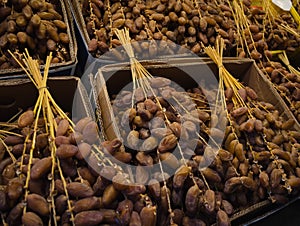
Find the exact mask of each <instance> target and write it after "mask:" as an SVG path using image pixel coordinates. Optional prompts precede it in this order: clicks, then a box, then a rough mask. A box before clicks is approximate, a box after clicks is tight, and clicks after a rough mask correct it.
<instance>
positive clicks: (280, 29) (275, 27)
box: [238, 0, 300, 61]
mask: <svg viewBox="0 0 300 226" xmlns="http://www.w3.org/2000/svg"><path fill="white" fill-rule="evenodd" d="M255 3H256V2H254V1H253V3H252V1H248V0H244V1H243V4H241V5H240V6H241V8H242V9H243V11H240V12H241V13H243V14H244V16H245V17H246V19H247V22H248V25H247V27H246V28H245V29H241V30H240V31H239V33H240V34H244V36H242V37H243V38H240V41H241V42H244V47H243V48H238V55H239V56H240V57H245V56H247V57H250V58H252V59H254V60H256V61H259V60H263V61H267V58H266V57H268V58H271V57H272V55H271V53H270V51H273V50H286V51H287V53H288V54H293V53H294V52H295V51H296V50H297V49H298V48H299V43H300V42H299V41H300V37H299V34H300V30H299V28H298V26H299V25H298V24H297V22H296V21H295V19H294V18H293V17H292V15H291V14H290V12H285V11H278V12H273V11H271V10H270V7H268V8H267V9H263V7H261V6H257V5H255ZM286 27H288V28H289V29H290V30H291V31H288V29H286ZM239 44H241V43H239ZM245 45H246V46H247V48H246V47H245Z"/></svg>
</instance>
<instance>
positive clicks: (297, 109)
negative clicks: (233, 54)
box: [260, 61, 300, 122]
mask: <svg viewBox="0 0 300 226" xmlns="http://www.w3.org/2000/svg"><path fill="white" fill-rule="evenodd" d="M260 66H261V67H262V66H263V68H261V70H262V71H263V72H265V74H266V75H267V76H268V78H269V79H270V81H271V82H272V83H273V85H274V87H275V88H276V90H277V91H278V93H279V94H280V96H281V97H282V99H283V100H284V101H285V102H286V103H287V105H288V106H289V108H290V110H291V111H292V113H293V114H294V116H295V117H296V119H297V120H298V122H300V77H299V76H298V75H297V74H294V73H291V72H289V71H288V70H287V69H286V68H285V67H284V66H283V65H282V64H281V63H279V62H274V61H271V62H267V63H264V64H263V65H260Z"/></svg>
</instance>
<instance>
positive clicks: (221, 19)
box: [79, 0, 236, 57]
mask: <svg viewBox="0 0 300 226" xmlns="http://www.w3.org/2000/svg"><path fill="white" fill-rule="evenodd" d="M81 8H82V9H81V12H79V13H82V15H83V17H84V20H85V24H86V26H85V27H86V30H87V33H88V35H89V37H90V39H91V41H90V42H89V43H88V46H89V51H90V52H91V53H92V54H93V55H94V56H97V57H98V56H100V55H101V54H103V53H105V52H106V51H108V49H109V48H111V47H116V46H118V45H119V44H120V43H119V41H118V40H117V39H116V38H115V36H114V33H113V30H114V29H122V28H124V27H126V28H128V29H129V31H130V37H131V39H132V40H133V41H132V42H133V43H134V48H135V50H136V51H137V50H139V49H142V50H143V52H144V53H145V52H146V53H148V52H149V53H148V54H149V55H150V56H152V54H153V53H152V52H153V51H155V52H156V53H159V54H163V55H167V54H170V55H172V54H176V53H180V50H179V49H176V48H174V47H173V44H172V43H176V44H178V45H181V46H184V47H186V48H188V49H190V50H192V51H193V52H194V53H196V54H199V53H203V51H202V47H201V44H200V43H201V42H202V43H203V44H204V45H205V46H207V45H209V44H210V45H214V43H215V39H216V37H217V36H218V35H221V36H222V37H223V38H224V40H225V42H226V44H227V49H228V51H230V49H231V48H232V47H233V46H234V45H235V43H236V32H235V31H236V27H235V22H234V19H233V16H232V12H231V9H230V7H229V6H228V4H227V5H226V4H225V3H220V4H217V5H216V2H215V1H203V0H201V1H199V0H197V1H196V0H184V1H175V0H172V1H165V0H155V1H138V0H130V1H101V0H100V1H98V0H90V1H89V0H85V1H83V2H82V5H81ZM143 40H158V41H160V40H163V41H165V42H161V43H160V45H163V46H157V44H155V43H154V44H152V45H151V46H150V47H151V48H149V45H150V44H149V43H148V44H146V43H143V44H141V45H139V44H138V43H137V42H136V41H143ZM162 47H164V48H162ZM150 49H151V51H152V52H150ZM174 51H175V52H174Z"/></svg>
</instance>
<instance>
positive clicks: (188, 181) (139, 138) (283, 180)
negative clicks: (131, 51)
mask: <svg viewBox="0 0 300 226" xmlns="http://www.w3.org/2000/svg"><path fill="white" fill-rule="evenodd" d="M170 83H171V82H170V81H169V80H168V79H165V78H155V79H152V80H151V81H150V84H151V87H152V88H153V90H152V91H151V92H149V93H148V96H147V98H145V96H144V95H143V92H142V90H140V88H138V89H136V90H135V91H134V93H132V92H130V91H124V90H123V91H121V93H120V95H117V96H113V98H114V99H113V100H112V107H113V110H114V114H115V115H116V121H117V124H118V126H119V128H120V133H121V136H122V138H123V140H124V145H125V151H126V152H127V153H131V155H132V160H131V163H133V164H137V165H138V166H147V167H149V168H147V170H142V169H140V170H136V173H135V176H136V181H137V182H138V183H144V184H147V183H148V186H146V188H147V189H149V192H150V193H147V194H148V195H149V197H150V198H155V197H156V196H155V193H154V194H153V190H152V189H153V188H152V186H153V184H152V183H154V181H155V182H156V183H158V182H159V181H160V184H161V185H160V193H159V194H160V197H159V195H158V196H157V197H159V201H157V207H156V208H157V209H158V210H159V211H158V212H157V219H158V221H157V225H167V224H170V225H172V222H173V223H175V224H177V225H195V224H199V225H209V224H212V223H214V222H217V223H218V224H220V225H228V224H229V222H230V220H229V219H230V216H231V215H232V214H233V213H236V212H238V211H239V210H242V209H247V208H248V207H250V206H251V205H254V204H256V203H259V202H261V201H265V200H270V201H271V202H276V203H286V202H287V201H288V200H289V199H290V198H292V197H295V196H297V195H299V190H300V174H299V173H300V162H299V159H300V158H299V150H300V149H299V147H300V133H299V130H298V129H297V125H295V121H294V120H293V119H286V118H284V117H283V116H282V115H281V114H280V113H279V112H278V110H276V107H275V106H273V105H272V104H270V103H268V102H264V101H262V100H260V98H259V97H258V96H257V94H256V92H255V91H254V90H253V89H252V88H250V87H247V86H245V87H244V88H241V89H240V90H238V93H239V95H240V96H241V98H242V99H243V101H244V102H245V104H246V105H245V106H242V107H236V106H235V105H234V104H233V103H234V102H233V101H232V99H233V97H234V92H233V90H232V89H231V88H228V89H226V90H225V96H226V102H227V112H228V116H226V114H220V115H215V114H213V113H212V112H210V111H208V109H209V104H208V102H207V99H206V97H205V95H210V96H213V95H216V90H213V89H212V90H205V91H204V90H202V89H201V88H194V89H191V90H188V92H186V95H187V96H188V97H191V98H192V99H193V100H194V103H193V104H192V103H191V102H189V98H186V97H187V96H185V95H183V93H182V92H178V91H177V89H174V88H173V87H170ZM204 93H205V95H204ZM132 98H133V100H134V105H132ZM172 99H173V100H174V99H177V100H178V101H179V103H181V106H185V108H186V109H185V110H184V111H182V112H181V111H180V110H182V107H181V106H180V104H178V102H176V101H175V102H172ZM175 109H176V110H175ZM213 124H222V125H223V126H224V128H225V134H222V132H221V131H220V130H219V129H218V128H213V127H214V125H213ZM195 130H198V132H199V137H201V138H202V139H195V137H194V136H193V135H192V134H193V131H195ZM218 137H221V138H223V142H221V143H220V147H219V148H218V149H216V147H213V146H209V145H208V144H207V143H208V141H209V139H216V140H217V138H218ZM197 138H198V137H197ZM193 143H194V144H195V146H193ZM179 146H180V147H181V148H180V149H181V150H182V155H180V154H178V153H177V149H178V147H179ZM211 153H217V154H216V156H215V157H214V158H213V161H212V163H211V164H210V165H209V166H208V167H200V168H199V166H201V165H202V164H203V162H205V159H206V158H207V157H208V156H209V155H210V154H211ZM159 161H162V168H163V172H159V171H154V169H155V164H159ZM170 168H173V169H174V174H172V175H169V173H170V172H172V171H171V170H170ZM161 174H164V175H165V178H167V179H166V181H167V187H165V186H164V185H163V183H162V175H161ZM165 189H166V190H167V191H166V192H165V191H164V190H165ZM147 191H148V190H146V192H147ZM164 193H167V194H168V195H165V196H169V200H170V203H169V204H170V205H168V202H167V201H163V200H162V198H163V197H162V196H163V194H164ZM165 199H166V200H167V198H165ZM152 205H153V204H152ZM162 206H163V207H162ZM168 209H169V210H170V209H171V211H168ZM170 212H171V213H170ZM172 213H173V214H175V215H173V214H172Z"/></svg>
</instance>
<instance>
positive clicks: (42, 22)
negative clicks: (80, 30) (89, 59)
mask: <svg viewBox="0 0 300 226" xmlns="http://www.w3.org/2000/svg"><path fill="white" fill-rule="evenodd" d="M61 4H62V2H60V1H54V2H48V1H41V0H8V1H7V2H5V3H0V49H1V53H2V54H1V57H0V69H9V68H18V67H19V65H18V64H17V63H16V62H15V61H14V60H13V58H12V56H11V55H10V53H9V52H8V50H10V51H11V52H12V53H13V54H14V55H15V56H16V57H17V58H19V59H20V58H21V56H20V55H21V54H22V53H23V52H25V49H28V51H29V53H30V55H31V56H33V57H34V58H37V59H40V63H41V64H43V63H45V60H46V57H47V55H49V53H50V52H53V59H52V63H62V62H67V61H69V60H70V53H69V43H70V37H69V34H68V32H67V24H66V23H65V21H66V19H67V18H66V16H64V15H63V12H62V9H61V7H60V5H61Z"/></svg>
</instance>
